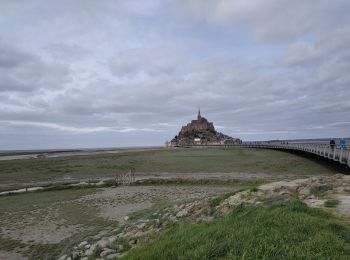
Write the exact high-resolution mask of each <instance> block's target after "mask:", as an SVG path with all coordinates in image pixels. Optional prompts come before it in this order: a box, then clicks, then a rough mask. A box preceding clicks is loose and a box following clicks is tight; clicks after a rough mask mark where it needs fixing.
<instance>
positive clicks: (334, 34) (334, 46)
mask: <svg viewBox="0 0 350 260" xmlns="http://www.w3.org/2000/svg"><path fill="white" fill-rule="evenodd" d="M349 46H350V27H341V28H336V29H334V30H332V31H329V32H324V33H323V34H322V35H321V36H320V37H319V38H318V39H316V42H315V43H313V42H310V41H309V42H307V41H297V42H295V43H293V44H291V45H290V46H289V48H288V49H287V50H286V52H285V54H284V57H283V63H284V64H286V65H307V66H310V65H312V64H319V63H320V62H324V61H327V62H328V61H329V60H331V59H333V60H334V59H344V57H345V58H347V57H349V55H350V51H349Z"/></svg>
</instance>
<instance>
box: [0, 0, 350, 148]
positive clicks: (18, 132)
mask: <svg viewBox="0 0 350 260" xmlns="http://www.w3.org/2000/svg"><path fill="white" fill-rule="evenodd" d="M316 2H317V3H316ZM316 2H307V1H287V0H286V1H284V0H283V1H281V0H278V1H277V0H268V1H266V0H264V1H262V0H253V1H249V2H247V1H241V0H236V1H232V0H230V1H229V0H220V1H211V0H206V1H199V0H188V1H182V0H178V1H156V0H155V1H147V2H140V1H127V2H119V1H117V2H116V1H103V2H101V3H99V4H98V5H97V4H96V2H95V1H74V3H73V2H71V1H68V0H67V1H57V2H52V3H50V4H49V3H47V1H44V0H41V1H39V0H37V1H31V2H19V3H18V2H17V3H14V2H13V1H3V2H1V4H0V22H1V23H2V24H3V25H4V26H2V27H0V137H1V138H0V149H31V148H68V147H106V146H108V147H111V146H131V145H132V146H134V145H139V146H142V145H162V144H163V143H164V141H165V140H169V139H171V138H172V137H173V136H174V135H175V134H176V133H177V131H178V130H179V129H180V127H181V125H183V124H185V123H187V122H188V121H189V120H191V119H193V118H194V117H195V113H196V111H197V109H198V107H201V110H202V111H203V114H204V116H206V117H207V118H208V119H209V120H210V121H214V124H215V125H217V126H218V128H219V129H220V131H222V132H224V133H226V134H229V135H232V136H235V137H240V138H242V139H243V140H264V139H275V138H280V139H292V138H320V137H348V136H349V131H348V130H349V126H350V123H349V122H350V116H349V113H347V111H349V109H350V102H349V100H350V88H349V83H350V76H349V73H348V72H349V71H350V51H349V48H348V46H350V37H349V35H350V18H349V16H348V15H347V14H348V13H349V11H350V4H349V2H348V1H345V0H335V1H323V0H320V1H316ZM10 28H13V29H10Z"/></svg>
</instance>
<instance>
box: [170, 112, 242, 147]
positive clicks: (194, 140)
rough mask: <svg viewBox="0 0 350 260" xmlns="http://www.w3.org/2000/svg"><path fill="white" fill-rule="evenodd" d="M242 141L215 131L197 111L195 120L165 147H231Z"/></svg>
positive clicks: (212, 125) (184, 127)
mask: <svg viewBox="0 0 350 260" xmlns="http://www.w3.org/2000/svg"><path fill="white" fill-rule="evenodd" d="M241 143H242V140H240V139H238V138H233V137H230V136H228V135H225V134H223V133H220V132H217V131H216V130H215V127H214V124H213V123H212V122H209V121H208V120H207V119H206V118H205V117H202V116H201V112H200V110H198V116H197V119H196V120H192V121H191V123H188V124H187V125H186V126H183V127H182V128H181V131H180V132H179V134H178V135H176V136H175V137H174V138H173V139H172V140H171V141H170V142H166V146H167V147H176V146H196V145H233V144H241Z"/></svg>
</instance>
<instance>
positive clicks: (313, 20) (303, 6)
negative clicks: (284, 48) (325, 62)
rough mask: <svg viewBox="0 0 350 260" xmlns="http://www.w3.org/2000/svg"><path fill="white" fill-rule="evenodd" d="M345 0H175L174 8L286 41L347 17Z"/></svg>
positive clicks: (257, 34)
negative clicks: (241, 26)
mask: <svg viewBox="0 0 350 260" xmlns="http://www.w3.org/2000/svg"><path fill="white" fill-rule="evenodd" d="M349 8H350V3H349V1H346V0H334V1H328V0H318V1H303V0H296V1H289V0H252V1H245V0H235V1H234V0H219V1H211V0H205V1H203V0H178V1H177V5H176V9H177V10H180V12H184V13H185V14H187V15H188V16H190V17H193V18H194V19H196V20H202V21H205V22H208V23H213V24H218V25H224V26H232V25H236V26H239V25H243V26H245V27H246V28H248V29H249V30H250V31H251V32H253V34H254V36H255V37H256V38H258V39H262V40H268V41H290V40H293V39H296V38H298V37H300V36H302V35H304V34H306V33H309V32H313V33H320V32H324V31H326V30H328V29H331V28H332V27H334V25H335V24H338V23H339V21H341V23H343V22H344V21H349V16H348V12H347V10H348V9H349Z"/></svg>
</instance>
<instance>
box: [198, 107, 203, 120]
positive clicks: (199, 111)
mask: <svg viewBox="0 0 350 260" xmlns="http://www.w3.org/2000/svg"><path fill="white" fill-rule="evenodd" d="M201 118H202V116H201V109H200V108H199V109H198V116H197V120H201Z"/></svg>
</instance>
